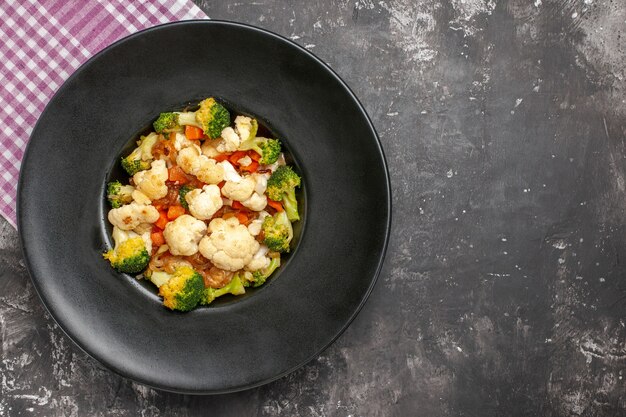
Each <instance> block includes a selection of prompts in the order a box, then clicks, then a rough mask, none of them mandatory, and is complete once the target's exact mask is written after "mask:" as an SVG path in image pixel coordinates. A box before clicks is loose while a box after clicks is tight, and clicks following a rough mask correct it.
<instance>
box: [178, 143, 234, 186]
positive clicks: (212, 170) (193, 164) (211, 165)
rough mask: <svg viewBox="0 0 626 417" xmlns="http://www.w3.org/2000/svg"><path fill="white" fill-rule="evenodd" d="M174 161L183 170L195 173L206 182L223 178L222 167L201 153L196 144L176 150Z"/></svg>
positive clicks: (218, 180)
mask: <svg viewBox="0 0 626 417" xmlns="http://www.w3.org/2000/svg"><path fill="white" fill-rule="evenodd" d="M176 163H177V164H178V166H180V168H181V169H182V170H183V171H184V172H186V173H187V174H191V175H195V176H196V177H198V179H199V180H200V181H202V182H205V183H207V184H217V183H219V182H221V181H222V179H224V167H223V166H222V165H221V164H218V163H217V162H216V161H215V160H214V159H211V158H208V157H206V156H204V155H202V154H201V150H200V147H199V146H198V145H194V146H189V147H187V148H183V149H182V150H181V151H180V152H178V156H177V157H176Z"/></svg>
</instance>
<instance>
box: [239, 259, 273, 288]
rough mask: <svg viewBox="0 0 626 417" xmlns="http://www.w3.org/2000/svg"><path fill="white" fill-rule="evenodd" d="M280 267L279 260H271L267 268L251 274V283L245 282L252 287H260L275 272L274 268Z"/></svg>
mask: <svg viewBox="0 0 626 417" xmlns="http://www.w3.org/2000/svg"><path fill="white" fill-rule="evenodd" d="M279 266H280V258H279V257H277V258H272V259H271V260H270V264H269V265H268V266H267V268H263V269H260V270H258V271H254V272H253V273H252V281H247V282H246V284H248V285H252V286H253V287H260V286H261V285H263V284H265V281H266V280H267V279H268V278H269V277H270V275H272V274H273V273H274V271H276V268H278V267H279Z"/></svg>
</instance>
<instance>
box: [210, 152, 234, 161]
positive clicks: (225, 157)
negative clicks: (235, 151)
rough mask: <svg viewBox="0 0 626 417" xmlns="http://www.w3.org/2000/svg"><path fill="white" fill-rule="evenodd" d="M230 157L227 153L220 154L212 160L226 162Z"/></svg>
mask: <svg viewBox="0 0 626 417" xmlns="http://www.w3.org/2000/svg"><path fill="white" fill-rule="evenodd" d="M229 157H230V154H228V153H221V154H219V155H217V156H214V157H213V159H215V160H216V161H217V162H222V161H225V160H227V159H228V158H229Z"/></svg>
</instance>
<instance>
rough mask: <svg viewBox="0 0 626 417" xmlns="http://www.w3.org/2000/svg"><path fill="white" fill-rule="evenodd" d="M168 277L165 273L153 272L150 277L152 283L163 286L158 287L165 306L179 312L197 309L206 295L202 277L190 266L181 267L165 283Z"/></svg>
mask: <svg viewBox="0 0 626 417" xmlns="http://www.w3.org/2000/svg"><path fill="white" fill-rule="evenodd" d="M163 274H166V275H165V276H164V275H163ZM155 275H157V276H156V277H155ZM167 275H169V274H167V273H165V272H163V273H159V272H153V273H152V275H151V276H150V280H151V281H152V282H155V283H156V282H159V283H160V284H161V285H158V284H157V286H159V295H160V296H161V297H163V305H164V306H165V307H167V308H169V309H170V310H179V311H189V310H192V309H193V308H194V307H196V306H197V305H198V302H199V301H200V299H201V298H202V296H203V294H204V280H203V279H202V276H201V275H200V274H198V273H197V272H196V271H195V270H194V269H193V268H192V267H190V266H179V267H178V268H176V270H175V271H174V273H173V274H172V275H171V276H170V277H169V279H167V281H165V280H164V278H168V277H167ZM163 281H164V283H163Z"/></svg>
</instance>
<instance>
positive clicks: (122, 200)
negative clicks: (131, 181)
mask: <svg viewBox="0 0 626 417" xmlns="http://www.w3.org/2000/svg"><path fill="white" fill-rule="evenodd" d="M133 191H135V189H134V188H133V187H132V186H131V185H122V183H121V182H119V181H112V182H110V183H109V184H108V185H107V200H109V204H111V207H113V208H120V207H122V206H123V205H124V204H128V203H130V202H132V201H133V197H132V195H131V194H132V192H133Z"/></svg>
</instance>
